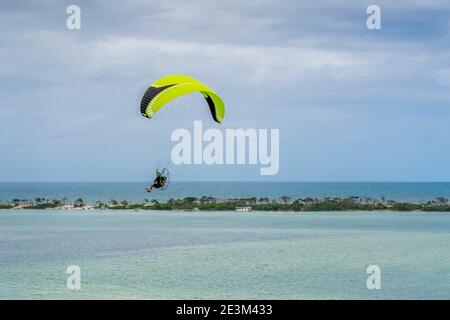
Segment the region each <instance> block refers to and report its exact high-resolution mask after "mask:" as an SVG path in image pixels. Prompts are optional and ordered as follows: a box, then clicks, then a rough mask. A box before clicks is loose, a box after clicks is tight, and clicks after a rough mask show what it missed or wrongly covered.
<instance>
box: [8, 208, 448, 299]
mask: <svg viewBox="0 0 450 320" xmlns="http://www.w3.org/2000/svg"><path fill="white" fill-rule="evenodd" d="M371 265H376V266H378V267H379V268H380V272H381V273H380V278H379V279H380V284H381V289H373V290H369V289H368V288H367V284H366V283H367V278H368V277H369V275H368V274H367V268H368V267H369V266H371ZM69 266H77V267H79V268H80V280H81V282H80V284H81V289H79V290H70V289H68V288H67V287H66V281H67V279H68V277H69V274H68V273H66V270H67V268H68V267H69ZM449 266H450V215H449V213H419V212H417V213H413V212H408V213H398V212H326V213H322V212H314V213H287V212H284V213H283V212H278V213H273V212H258V213H237V212H196V213H192V212H191V213H189V212H177V213H175V212H157V211H153V212H152V211H144V212H133V211H127V210H118V211H115V210H114V211H95V210H93V211H84V210H10V209H8V210H0V299H113V298H114V299H449V298H450V268H449Z"/></svg>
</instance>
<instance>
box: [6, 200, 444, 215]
mask: <svg viewBox="0 0 450 320" xmlns="http://www.w3.org/2000/svg"><path fill="white" fill-rule="evenodd" d="M244 206H246V207H251V208H252V209H253V210H255V211H305V212H308V211H381V210H391V211H441V212H450V204H449V201H448V199H446V198H444V197H438V198H436V199H434V200H432V201H428V202H424V203H408V202H396V201H393V200H386V199H385V198H384V197H383V198H381V200H379V199H373V198H369V197H357V196H353V197H348V198H324V199H313V198H301V199H294V200H293V199H291V198H289V197H287V196H283V197H281V198H279V199H270V198H256V197H253V198H238V199H218V198H214V197H210V196H203V197H201V198H196V197H186V198H183V199H169V200H167V201H164V202H160V201H158V200H156V199H152V200H148V199H145V200H144V202H143V203H129V202H128V201H126V200H122V201H118V200H115V199H111V200H110V201H109V202H107V203H104V202H102V201H96V202H95V204H93V205H88V204H86V203H85V202H84V201H83V199H81V198H78V199H76V200H75V201H74V202H73V204H70V203H68V201H67V199H66V198H64V199H62V200H58V199H54V200H49V199H45V198H43V197H38V198H36V199H34V200H31V201H30V200H24V199H13V200H12V201H10V202H7V203H2V202H0V209H53V208H54V209H69V208H78V209H134V210H183V211H233V210H235V209H236V208H237V207H244Z"/></svg>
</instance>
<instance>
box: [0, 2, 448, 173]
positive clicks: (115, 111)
mask: <svg viewBox="0 0 450 320" xmlns="http://www.w3.org/2000/svg"><path fill="white" fill-rule="evenodd" d="M70 4H77V5H78V6H80V8H81V27H82V28H81V30H68V29H67V28H66V19H67V17H68V15H67V14H66V8H67V6H68V5H70ZM371 4H377V5H379V6H380V8H381V19H382V29H381V30H368V29H367V27H366V19H367V17H368V15H367V13H366V9H367V7H368V6H369V5H371ZM170 73H182V74H188V75H192V76H195V77H196V78H198V79H200V80H202V81H204V82H205V83H207V84H208V85H209V86H210V87H212V88H214V89H215V90H216V91H217V92H218V93H219V94H220V95H221V96H222V97H223V98H224V100H225V102H226V105H227V108H228V112H227V116H226V120H225V121H224V124H223V126H222V128H279V129H280V135H281V141H280V148H281V150H280V161H281V164H280V171H279V173H278V175H276V176H273V177H261V176H260V175H259V167H258V166H212V167H211V166H209V167H208V166H196V167H181V168H180V167H179V168H176V175H175V176H173V179H176V180H260V179H266V180H296V181H449V180H450V170H449V163H450V148H449V145H450V94H449V92H450V2H449V1H447V0H441V1H440V0H421V1H419V0H415V1H411V0H409V1H406V0H397V1H376V0H370V1H365V0H347V1H333V0H320V1H313V2H312V1H299V0H293V1H275V0H273V1H272V0H258V1H256V0H255V1H241V0H236V1H235V0H227V1H208V0H203V1H185V0H183V1H143V0H138V1H126V2H125V1H111V0H109V1H106V0H105V1H56V0H55V1H53V0H46V1H2V2H1V3H0V146H1V151H0V152H1V154H0V181H136V180H145V179H147V178H148V177H149V176H150V175H151V173H150V171H151V170H152V168H151V166H150V165H149V163H150V162H151V160H150V159H151V158H152V157H153V155H154V152H155V148H154V146H152V144H153V142H152V141H151V139H149V138H148V136H149V135H151V129H150V128H149V122H148V120H146V119H144V118H143V117H142V116H141V115H140V114H139V108H138V107H139V102H140V97H141V95H142V93H143V92H144V91H145V89H146V87H147V86H148V85H149V84H150V83H151V82H152V81H153V80H155V79H157V78H159V77H161V76H164V75H166V74H170ZM187 99H188V100H186V103H189V104H196V103H197V102H198V103H199V104H201V103H203V101H201V99H200V100H199V99H197V98H187ZM189 99H190V100H189ZM196 99H197V100H196ZM184 126H185V127H188V128H190V127H192V123H191V122H189V123H185V125H184ZM168 143H169V142H168Z"/></svg>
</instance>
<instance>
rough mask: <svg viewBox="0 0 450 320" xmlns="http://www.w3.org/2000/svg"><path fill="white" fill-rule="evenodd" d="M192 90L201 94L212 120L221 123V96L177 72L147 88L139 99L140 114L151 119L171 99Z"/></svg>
mask: <svg viewBox="0 0 450 320" xmlns="http://www.w3.org/2000/svg"><path fill="white" fill-rule="evenodd" d="M192 92H200V93H201V94H202V95H203V97H204V98H205V100H206V102H207V103H208V106H209V109H210V111H211V115H212V117H213V119H214V121H216V122H218V123H222V120H223V118H224V116H225V104H224V103H223V100H222V98H220V97H219V95H217V94H216V93H215V92H214V91H213V90H211V89H210V88H208V87H207V86H206V85H204V84H203V83H201V82H200V81H198V80H196V79H194V78H192V77H188V76H184V75H177V74H175V75H170V76H166V77H163V78H161V79H159V80H157V81H155V82H154V83H153V84H152V85H151V86H150V87H149V88H148V89H147V91H146V92H145V94H144V96H143V97H142V101H141V114H142V115H143V116H144V117H147V118H149V119H151V118H152V116H153V115H154V114H155V113H156V112H157V111H158V110H159V109H161V108H162V107H163V106H164V105H165V104H167V103H168V102H170V101H171V100H173V99H176V98H178V97H180V96H182V95H185V94H188V93H192Z"/></svg>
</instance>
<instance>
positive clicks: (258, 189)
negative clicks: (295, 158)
mask: <svg viewBox="0 0 450 320" xmlns="http://www.w3.org/2000/svg"><path fill="white" fill-rule="evenodd" d="M145 186H146V183H145V182H56V183H55V182H35V183H29V182H27V183H23V182H10V183H8V182H0V201H4V202H6V201H11V200H13V199H28V200H32V199H35V198H36V197H45V198H46V199H50V200H52V199H63V198H67V199H68V200H69V201H74V200H75V199H76V198H80V197H81V198H82V199H83V200H84V201H85V202H86V203H94V202H95V201H103V202H106V201H110V200H111V199H113V198H114V199H116V200H127V201H129V202H137V203H142V202H143V201H144V199H158V200H167V199H169V198H183V197H186V196H195V197H202V196H213V197H217V198H222V199H227V198H238V197H242V198H244V197H269V198H272V199H273V198H279V197H282V196H288V197H291V198H292V199H297V198H306V197H312V198H325V197H349V196H360V197H372V198H378V199H380V198H381V197H385V198H386V200H396V201H408V202H417V203H418V202H424V201H429V200H432V199H434V198H436V197H446V198H450V183H449V182H171V184H170V186H169V188H168V189H167V190H165V191H159V190H156V191H155V192H152V193H150V194H149V193H147V192H146V191H145Z"/></svg>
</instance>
